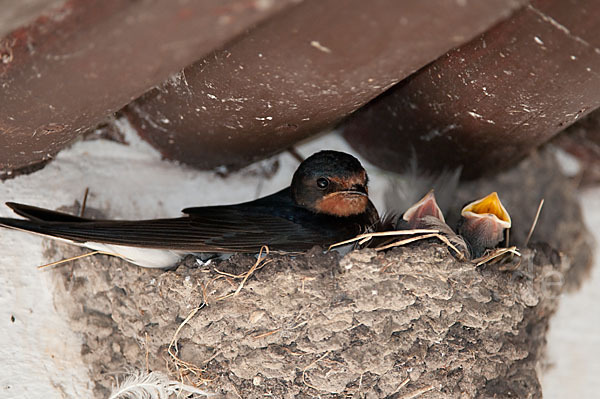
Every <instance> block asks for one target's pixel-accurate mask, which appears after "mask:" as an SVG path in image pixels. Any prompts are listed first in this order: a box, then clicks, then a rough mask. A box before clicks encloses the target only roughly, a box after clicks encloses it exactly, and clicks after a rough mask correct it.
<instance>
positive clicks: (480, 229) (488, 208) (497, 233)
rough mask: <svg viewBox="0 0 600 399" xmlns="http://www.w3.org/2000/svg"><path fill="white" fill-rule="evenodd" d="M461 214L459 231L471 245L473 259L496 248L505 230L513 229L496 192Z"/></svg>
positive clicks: (471, 204)
mask: <svg viewBox="0 0 600 399" xmlns="http://www.w3.org/2000/svg"><path fill="white" fill-rule="evenodd" d="M460 214H461V220H460V222H459V229H458V231H459V233H460V234H461V235H462V236H463V237H464V238H465V240H467V241H468V242H469V244H470V245H471V250H472V251H473V257H479V256H481V255H483V252H484V251H485V250H486V249H487V248H494V247H496V246H497V245H498V244H499V243H500V242H501V241H502V240H503V239H504V230H506V229H509V228H510V227H511V220H510V215H509V214H508V211H507V210H506V208H504V206H503V205H502V202H500V198H499V197H498V193H496V192H493V193H491V194H490V195H488V196H486V197H484V198H481V199H478V200H476V201H473V202H471V203H469V204H467V205H465V207H464V208H463V209H462V211H461V213H460Z"/></svg>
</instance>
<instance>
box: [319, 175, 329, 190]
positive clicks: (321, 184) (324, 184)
mask: <svg viewBox="0 0 600 399" xmlns="http://www.w3.org/2000/svg"><path fill="white" fill-rule="evenodd" d="M317 186H319V188H320V189H325V188H327V186H329V180H327V179H326V178H324V177H319V178H318V179H317Z"/></svg>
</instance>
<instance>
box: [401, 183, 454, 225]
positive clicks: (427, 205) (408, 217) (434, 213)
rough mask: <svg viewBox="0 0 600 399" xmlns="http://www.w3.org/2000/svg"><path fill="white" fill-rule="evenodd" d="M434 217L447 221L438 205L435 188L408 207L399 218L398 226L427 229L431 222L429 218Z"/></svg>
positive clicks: (443, 221)
mask: <svg viewBox="0 0 600 399" xmlns="http://www.w3.org/2000/svg"><path fill="white" fill-rule="evenodd" d="M429 218H433V219H436V220H439V221H440V222H442V223H446V221H445V219H444V214H443V213H442V210H441V209H440V207H439V206H438V203H437V201H436V199H435V194H434V193H433V190H430V191H429V192H428V193H427V194H425V196H424V197H423V198H421V199H420V200H419V201H417V202H416V203H415V204H413V205H412V206H411V207H410V208H408V209H407V210H406V211H405V212H404V213H403V214H402V216H401V217H399V218H398V222H397V224H396V228H398V229H427V228H430V225H431V223H430V222H427V220H431V219H429Z"/></svg>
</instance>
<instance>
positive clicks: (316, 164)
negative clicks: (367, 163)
mask: <svg viewBox="0 0 600 399" xmlns="http://www.w3.org/2000/svg"><path fill="white" fill-rule="evenodd" d="M367 184H368V177H367V172H366V171H365V170H364V168H363V167H362V165H361V164H360V161H359V160H358V159H356V158H355V157H353V156H352V155H349V154H346V153H343V152H338V151H320V152H317V153H316V154H313V155H311V156H310V157H308V158H306V160H304V162H302V163H301V164H300V166H299V167H298V169H297V170H296V173H294V177H293V178H292V185H291V190H292V198H293V199H294V202H295V203H296V204H297V205H300V206H302V207H304V208H307V209H309V210H311V211H313V212H315V213H323V214H328V215H333V216H338V217H347V216H352V215H358V214H361V213H363V212H365V211H366V209H367V206H368V204H369V196H368V190H367Z"/></svg>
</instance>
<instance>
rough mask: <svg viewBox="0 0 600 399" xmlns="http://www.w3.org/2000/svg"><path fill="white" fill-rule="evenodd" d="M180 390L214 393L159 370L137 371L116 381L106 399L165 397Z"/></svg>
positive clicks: (201, 393)
mask: <svg viewBox="0 0 600 399" xmlns="http://www.w3.org/2000/svg"><path fill="white" fill-rule="evenodd" d="M182 392H186V393H194V394H199V395H203V396H212V395H214V394H213V393H209V392H205V391H202V390H200V389H198V388H195V387H193V386H190V385H185V384H182V383H181V382H178V381H170V380H169V378H168V377H167V376H166V375H164V374H162V373H160V372H156V371H153V372H150V373H145V372H143V371H137V372H133V373H131V374H130V375H129V376H127V378H125V380H124V381H123V382H122V383H120V384H119V383H118V381H117V386H116V387H114V388H113V390H112V393H111V395H110V396H109V398H108V399H124V398H128V399H167V398H168V397H169V396H170V395H173V394H177V395H178V394H179V393H182Z"/></svg>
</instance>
